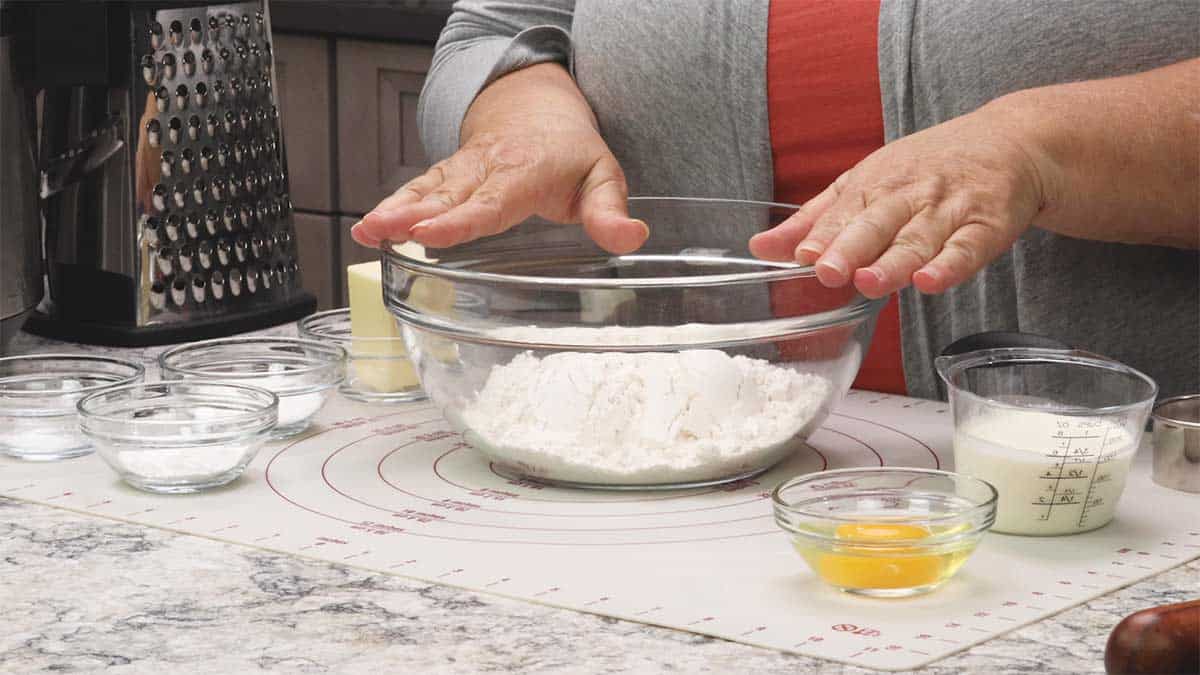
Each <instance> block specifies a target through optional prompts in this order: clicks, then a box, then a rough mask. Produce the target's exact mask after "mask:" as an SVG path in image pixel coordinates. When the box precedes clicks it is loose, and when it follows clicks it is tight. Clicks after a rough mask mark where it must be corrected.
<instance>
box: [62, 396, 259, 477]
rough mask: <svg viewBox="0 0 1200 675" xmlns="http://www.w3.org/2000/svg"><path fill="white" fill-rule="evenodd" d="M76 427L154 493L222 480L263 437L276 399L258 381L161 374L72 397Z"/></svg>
mask: <svg viewBox="0 0 1200 675" xmlns="http://www.w3.org/2000/svg"><path fill="white" fill-rule="evenodd" d="M78 410H79V427H80V429H81V430H82V432H83V434H84V435H85V436H87V437H88V439H90V440H91V441H92V443H93V444H94V445H95V446H96V450H97V451H98V454H99V455H100V457H101V459H103V460H104V462H105V463H106V464H108V465H109V467H111V468H112V470H113V471H115V472H117V475H118V476H120V477H121V479H122V480H124V481H125V482H126V483H128V484H129V485H131V486H133V487H135V488H138V489H140V490H145V491H147V492H158V493H167V494H171V493H186V492H197V491H200V490H205V489H208V488H214V487H218V486H221V485H225V484H226V483H229V482H231V481H233V480H235V479H236V478H238V477H239V476H241V475H242V472H243V471H245V469H246V466H247V465H248V464H249V463H250V461H251V460H253V459H254V456H255V455H256V454H257V453H258V451H259V450H260V449H261V448H262V446H263V444H264V443H266V442H267V440H268V439H269V438H270V436H271V430H272V429H273V428H274V427H275V423H276V421H277V419H278V412H279V398H278V397H277V396H276V395H275V394H273V393H271V392H270V391H267V390H266V389H262V388H259V387H250V386H245V385H240V384H225V383H217V382H200V381H170V382H168V381H163V382H152V383H149V384H132V385H126V386H122V387H114V388H111V389H105V390H103V391H99V392H97V393H94V394H91V395H89V396H86V397H84V398H82V399H80V400H79V403H78Z"/></svg>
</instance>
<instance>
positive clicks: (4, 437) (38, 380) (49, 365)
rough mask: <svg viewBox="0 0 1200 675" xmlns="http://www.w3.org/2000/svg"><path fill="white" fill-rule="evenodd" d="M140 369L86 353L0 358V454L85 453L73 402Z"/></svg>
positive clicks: (138, 374) (136, 377)
mask: <svg viewBox="0 0 1200 675" xmlns="http://www.w3.org/2000/svg"><path fill="white" fill-rule="evenodd" d="M144 372H145V369H144V368H143V367H142V366H141V364H138V363H134V362H132V361H126V360H124V359H114V358H109V357H104V356H89V355H85V354H35V355H29V356H10V357H6V358H0V454H5V455H9V456H11V457H17V458H20V459H28V460H43V461H50V460H57V459H68V458H70V457H78V456H80V455H84V454H87V453H90V452H91V451H92V444H91V442H89V441H88V439H87V438H85V437H84V436H83V435H82V434H81V433H80V432H79V420H78V416H77V414H76V412H75V404H76V403H77V402H78V401H79V399H81V398H83V397H84V396H87V395H88V394H92V393H94V392H97V391H100V390H101V389H105V388H108V387H115V386H120V385H124V384H131V383H134V382H139V381H141V379H142V376H143V374H144Z"/></svg>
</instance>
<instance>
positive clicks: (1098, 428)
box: [935, 348, 1158, 535]
mask: <svg viewBox="0 0 1200 675" xmlns="http://www.w3.org/2000/svg"><path fill="white" fill-rule="evenodd" d="M935 364H936V367H937V371H938V375H940V376H941V378H942V380H944V381H945V382H946V388H947V391H948V392H949V396H950V405H951V407H952V409H953V411H954V464H955V470H956V471H958V472H959V473H965V474H968V475H971V476H974V477H976V478H979V479H982V480H985V481H987V482H989V483H991V484H992V485H994V486H996V490H997V491H998V492H999V493H1000V501H999V504H998V507H997V510H996V523H995V525H994V526H993V528H992V529H993V531H995V532H1003V533H1007V534H1026V535H1058V534H1074V533H1077V532H1086V531H1088V530H1093V529H1096V528H1098V527H1101V526H1103V525H1105V524H1107V523H1108V522H1109V521H1110V520H1112V518H1113V515H1114V513H1115V511H1116V506H1117V500H1118V499H1119V498H1120V496H1121V492H1122V491H1123V490H1124V489H1125V478H1126V475H1127V474H1128V473H1129V467H1130V465H1131V464H1132V462H1133V456H1134V454H1135V452H1136V451H1137V448H1138V444H1139V442H1140V441H1141V436H1142V430H1143V428H1144V427H1145V425H1146V419H1147V416H1148V415H1149V413H1150V408H1151V406H1152V405H1153V403H1154V397H1155V395H1156V394H1157V393H1158V386H1157V385H1156V384H1155V383H1154V380H1152V379H1150V378H1149V377H1147V376H1146V375H1144V374H1142V373H1140V372H1138V371H1136V370H1134V369H1133V368H1130V367H1128V366H1126V365H1123V364H1121V363H1118V362H1116V361H1113V360H1111V359H1108V358H1105V357H1103V356H1098V355H1095V354H1090V353H1087V352H1081V351H1070V350H1057V349H1039V348H1007V349H984V350H979V351H973V352H967V353H965V354H959V355H956V356H942V357H939V358H938V359H937V360H936V361H935Z"/></svg>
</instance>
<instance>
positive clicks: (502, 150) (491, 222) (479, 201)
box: [351, 64, 649, 253]
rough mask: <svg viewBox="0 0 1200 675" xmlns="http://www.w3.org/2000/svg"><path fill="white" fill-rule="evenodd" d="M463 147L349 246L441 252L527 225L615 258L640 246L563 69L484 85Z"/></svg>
mask: <svg viewBox="0 0 1200 675" xmlns="http://www.w3.org/2000/svg"><path fill="white" fill-rule="evenodd" d="M462 137H463V139H464V143H463V145H462V147H461V148H460V149H459V151H458V152H456V153H455V154H454V155H452V156H450V157H449V158H447V159H445V160H443V161H441V162H438V163H437V164H435V165H434V166H433V167H432V168H430V169H429V171H426V172H425V173H424V174H422V175H421V176H418V177H417V178H415V179H413V180H411V181H409V182H408V183H407V184H405V185H403V186H402V187H401V188H400V189H399V190H397V191H396V192H395V193H394V194H393V195H392V196H390V197H388V198H387V199H384V200H383V201H382V202H380V204H379V205H378V206H376V207H375V209H374V210H372V211H371V212H370V213H368V214H367V215H366V216H365V217H364V218H363V219H362V221H361V222H359V223H357V224H355V225H354V227H353V228H352V230H351V234H352V235H353V237H354V239H355V241H357V242H359V243H360V244H363V245H366V246H378V245H379V244H380V242H382V241H383V240H384V239H390V240H392V241H395V242H402V241H407V240H409V239H412V240H415V241H417V242H419V243H421V244H423V245H425V246H430V247H435V248H444V247H448V246H453V245H455V244H460V243H463V242H466V241H470V240H472V239H477V238H479V237H483V236H487V235H491V234H498V233H500V232H503V231H505V230H507V229H508V228H510V227H512V226H513V225H515V224H516V223H519V222H521V221H522V220H524V219H526V218H528V217H529V216H533V215H537V216H541V217H543V218H547V219H550V220H553V221H557V222H562V223H582V224H583V227H584V229H585V230H586V231H587V233H588V235H589V236H591V238H592V239H593V240H594V241H595V242H596V243H597V244H599V245H600V246H601V247H603V248H605V249H606V250H608V251H611V252H613V253H628V252H630V251H633V250H636V249H637V248H638V247H639V246H641V245H642V243H644V242H645V241H646V237H647V236H648V234H649V230H648V229H647V227H646V224H645V223H643V222H642V221H640V220H635V219H631V218H630V217H629V213H628V210H627V207H626V197H627V192H626V186H625V176H624V174H623V173H622V172H621V167H620V166H619V165H618V164H617V160H616V158H615V157H613V154H612V152H611V151H609V149H608V146H607V145H606V144H605V143H604V140H603V139H602V138H601V137H600V133H599V132H598V131H597V129H596V122H595V118H594V116H593V115H592V112H591V110H590V108H588V107H587V103H586V101H584V99H583V96H582V95H581V94H580V93H579V90H578V89H577V88H576V87H575V84H574V82H573V81H572V80H571V78H570V76H569V75H568V74H567V73H566V71H565V70H563V68H562V67H561V66H558V65H556V64H540V65H535V66H531V67H529V68H525V69H522V70H519V71H517V72H515V73H512V74H510V75H507V76H505V77H503V78H500V79H499V80H497V81H496V82H494V83H492V84H491V85H489V86H488V87H487V88H486V89H484V91H482V92H481V93H480V94H479V96H478V97H477V98H476V100H475V102H474V103H472V104H471V108H470V110H469V111H468V113H467V116H466V119H464V121H463V130H462Z"/></svg>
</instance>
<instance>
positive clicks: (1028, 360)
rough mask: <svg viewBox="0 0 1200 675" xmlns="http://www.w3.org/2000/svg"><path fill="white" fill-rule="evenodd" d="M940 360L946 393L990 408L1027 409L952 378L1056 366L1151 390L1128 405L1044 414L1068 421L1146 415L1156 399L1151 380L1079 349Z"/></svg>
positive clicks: (1001, 350)
mask: <svg viewBox="0 0 1200 675" xmlns="http://www.w3.org/2000/svg"><path fill="white" fill-rule="evenodd" d="M940 359H946V361H943V362H942V363H946V364H947V365H946V371H947V373H946V375H945V376H942V374H941V369H940V368H938V375H939V377H940V379H941V380H942V381H943V382H944V383H945V384H946V388H947V390H948V391H953V393H954V395H955V396H962V397H965V398H967V399H970V400H972V401H976V402H981V403H984V404H986V405H988V406H989V407H995V408H1005V409H1009V410H1029V409H1030V408H1029V406H1023V405H1018V404H1015V403H1012V402H1010V401H1001V400H999V399H995V398H992V397H990V396H981V395H979V394H976V393H975V392H972V391H969V390H967V389H964V388H962V387H960V386H958V385H956V384H954V383H952V382H950V378H951V377H953V376H954V375H955V374H957V373H959V372H962V371H965V370H968V369H970V368H978V367H981V366H991V365H1012V364H1058V365H1072V366H1082V367H1085V368H1095V369H1099V370H1106V371H1110V372H1116V373H1121V374H1124V375H1128V376H1130V377H1133V378H1134V379H1137V380H1141V382H1142V384H1145V385H1148V386H1149V387H1150V391H1149V393H1148V394H1147V395H1146V396H1145V397H1144V398H1140V399H1138V400H1136V401H1131V402H1129V403H1118V404H1115V405H1109V406H1097V407H1095V408H1086V409H1084V408H1078V409H1074V408H1072V409H1066V410H1050V409H1047V410H1044V411H1043V412H1048V413H1051V414H1054V415H1064V416H1068V417H1095V416H1101V415H1114V414H1118V413H1122V412H1125V411H1129V410H1134V409H1136V408H1139V407H1146V412H1147V414H1149V413H1150V412H1151V410H1150V407H1151V406H1153V404H1154V401H1155V399H1156V398H1157V397H1158V383H1157V382H1155V381H1154V378H1152V377H1150V376H1149V375H1147V374H1145V373H1143V372H1142V371H1140V370H1138V369H1136V368H1134V367H1133V366H1129V365H1126V364H1124V363H1122V362H1120V361H1117V360H1116V359H1112V358H1109V357H1107V356H1103V355H1101V354H1094V353H1092V352H1087V351H1082V350H1078V349H1049V348H1046V347H997V348H994V349H979V350H975V351H971V352H967V353H965V354H962V355H959V356H941V357H938V359H935V364H936V362H937V361H938V360H940Z"/></svg>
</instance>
